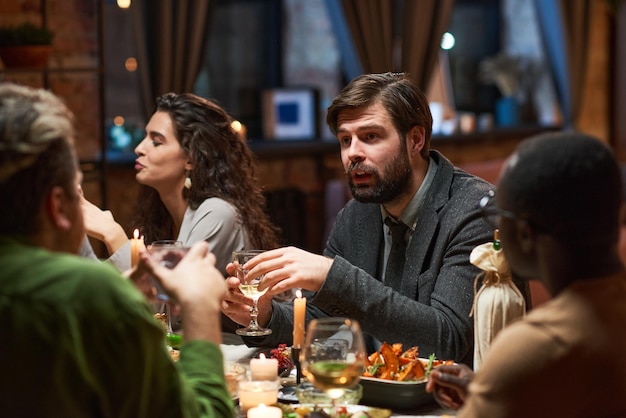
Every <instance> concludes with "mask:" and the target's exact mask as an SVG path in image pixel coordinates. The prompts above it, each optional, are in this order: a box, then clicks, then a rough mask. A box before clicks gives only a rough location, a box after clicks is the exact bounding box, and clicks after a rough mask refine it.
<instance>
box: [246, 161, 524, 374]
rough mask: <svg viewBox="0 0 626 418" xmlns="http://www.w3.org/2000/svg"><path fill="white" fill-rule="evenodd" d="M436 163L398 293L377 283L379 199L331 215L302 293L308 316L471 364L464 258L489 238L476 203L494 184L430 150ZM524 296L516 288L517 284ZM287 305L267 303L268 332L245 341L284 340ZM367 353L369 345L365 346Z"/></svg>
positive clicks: (288, 328) (472, 273) (470, 276)
mask: <svg viewBox="0 0 626 418" xmlns="http://www.w3.org/2000/svg"><path fill="white" fill-rule="evenodd" d="M430 154H431V156H432V158H434V159H435V160H436V161H437V163H438V165H439V168H438V170H437V174H436V176H435V178H434V180H433V183H432V184H431V187H430V191H429V196H428V197H427V199H426V202H425V203H424V206H423V207H422V208H421V210H420V214H419V218H418V221H417V225H416V228H415V232H414V234H413V238H412V239H411V242H410V244H409V246H408V248H407V261H406V264H405V267H404V273H403V277H402V284H401V291H400V292H397V291H394V290H393V289H392V288H390V287H387V286H385V285H384V284H383V283H382V282H381V280H380V272H381V265H380V264H381V259H382V257H381V253H382V251H383V246H384V241H383V223H382V218H381V212H380V205H378V204H364V203H359V202H357V201H355V200H351V201H350V202H348V204H347V205H346V206H345V207H344V208H343V209H342V211H341V212H340V213H339V215H338V216H337V220H336V222H335V226H334V227H333V230H332V232H331V235H330V237H329V239H328V242H327V243H326V249H325V251H324V254H325V255H327V256H329V257H333V258H334V262H333V264H332V266H331V269H330V271H329V273H328V276H327V278H326V281H325V282H324V284H323V286H322V288H321V289H320V290H319V291H318V292H317V293H316V294H312V293H311V294H309V295H308V297H309V301H310V303H308V304H307V321H308V320H310V319H312V318H314V317H319V316H344V317H350V318H353V319H356V320H358V321H359V322H360V323H361V326H362V329H363V331H364V332H365V333H366V334H369V335H371V336H373V337H374V338H376V339H378V340H380V341H386V342H388V343H397V342H401V343H403V344H404V347H405V349H406V348H409V347H411V346H418V347H419V353H420V356H421V357H428V356H429V355H430V354H431V353H434V354H435V355H436V356H437V358H440V359H454V360H456V361H458V362H464V363H466V364H470V365H471V362H472V355H473V318H471V317H470V316H469V314H470V311H471V307H472V302H473V296H474V280H475V278H476V276H477V275H478V273H479V272H480V271H479V269H478V268H477V267H475V266H473V265H472V264H471V263H470V262H469V254H470V252H471V251H472V249H474V248H475V247H476V246H478V245H480V244H484V243H485V242H489V241H491V240H493V227H492V226H490V225H489V224H488V223H487V222H485V220H484V218H483V217H482V216H481V213H480V211H479V209H478V202H479V201H480V199H481V198H482V197H483V196H485V195H486V194H487V192H488V190H489V189H492V188H493V186H492V185H491V184H489V183H487V182H486V181H484V180H482V179H480V178H478V177H475V176H472V175H470V174H468V173H466V172H464V171H462V170H460V169H458V168H455V167H454V166H453V165H452V163H451V162H450V161H449V160H447V159H446V158H445V157H444V156H443V155H441V154H440V153H439V152H437V151H434V150H431V151H430ZM520 289H522V292H523V293H526V292H525V290H524V288H523V287H520ZM292 324H293V306H292V305H291V304H280V303H276V302H273V314H272V320H271V321H270V324H269V326H270V327H271V328H272V330H273V331H274V332H273V334H272V335H271V336H269V337H267V338H265V339H263V340H262V341H259V340H256V341H255V340H250V339H248V340H247V342H248V343H253V344H255V345H256V344H262V345H269V346H274V345H277V344H278V343H290V342H291V332H292V326H293V325H292ZM370 350H371V347H370Z"/></svg>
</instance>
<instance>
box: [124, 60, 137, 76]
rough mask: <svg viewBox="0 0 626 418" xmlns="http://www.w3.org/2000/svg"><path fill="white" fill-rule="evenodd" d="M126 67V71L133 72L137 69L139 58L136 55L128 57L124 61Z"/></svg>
mask: <svg viewBox="0 0 626 418" xmlns="http://www.w3.org/2000/svg"><path fill="white" fill-rule="evenodd" d="M124 67H125V68H126V71H128V72H131V73H132V72H135V71H137V59H136V58H135V57H128V58H126V61H124Z"/></svg>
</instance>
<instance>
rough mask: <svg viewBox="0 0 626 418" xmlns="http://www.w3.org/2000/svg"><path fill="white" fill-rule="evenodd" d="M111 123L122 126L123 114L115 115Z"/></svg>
mask: <svg viewBox="0 0 626 418" xmlns="http://www.w3.org/2000/svg"><path fill="white" fill-rule="evenodd" d="M113 124H114V125H115V126H123V125H124V116H116V117H114V118H113Z"/></svg>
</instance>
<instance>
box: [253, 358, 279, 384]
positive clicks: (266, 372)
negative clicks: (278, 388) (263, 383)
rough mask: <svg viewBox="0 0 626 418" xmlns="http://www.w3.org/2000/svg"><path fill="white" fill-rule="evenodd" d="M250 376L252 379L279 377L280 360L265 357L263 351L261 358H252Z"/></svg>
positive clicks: (274, 378)
mask: <svg viewBox="0 0 626 418" xmlns="http://www.w3.org/2000/svg"><path fill="white" fill-rule="evenodd" d="M250 376H251V378H252V380H276V379H278V360H276V359H275V358H265V355H264V354H263V353H261V355H260V356H259V358H253V359H250Z"/></svg>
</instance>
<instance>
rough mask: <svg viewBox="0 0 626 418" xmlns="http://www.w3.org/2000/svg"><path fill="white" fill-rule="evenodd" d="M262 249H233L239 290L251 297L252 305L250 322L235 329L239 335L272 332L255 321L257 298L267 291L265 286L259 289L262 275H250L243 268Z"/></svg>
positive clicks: (257, 334)
mask: <svg viewBox="0 0 626 418" xmlns="http://www.w3.org/2000/svg"><path fill="white" fill-rule="evenodd" d="M263 251H264V250H242V251H233V263H234V264H235V265H236V266H237V278H238V279H239V290H241V293H243V294H244V295H246V296H247V297H249V298H250V299H252V307H251V308H250V323H249V324H248V326H247V327H246V328H239V329H237V330H236V331H235V332H236V333H237V334H239V335H245V336H249V337H259V336H263V335H269V334H271V333H272V330H271V329H269V328H263V327H262V326H260V325H259V323H258V322H257V317H258V316H259V309H258V307H257V304H258V301H259V298H260V297H261V296H263V295H264V294H265V292H267V288H266V289H263V290H261V291H259V283H261V280H263V275H261V276H255V277H252V276H250V275H249V274H248V271H247V270H244V269H243V265H244V264H246V263H247V262H248V260H250V259H252V258H254V257H255V256H257V255H259V254H261V253H262V252H263Z"/></svg>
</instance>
